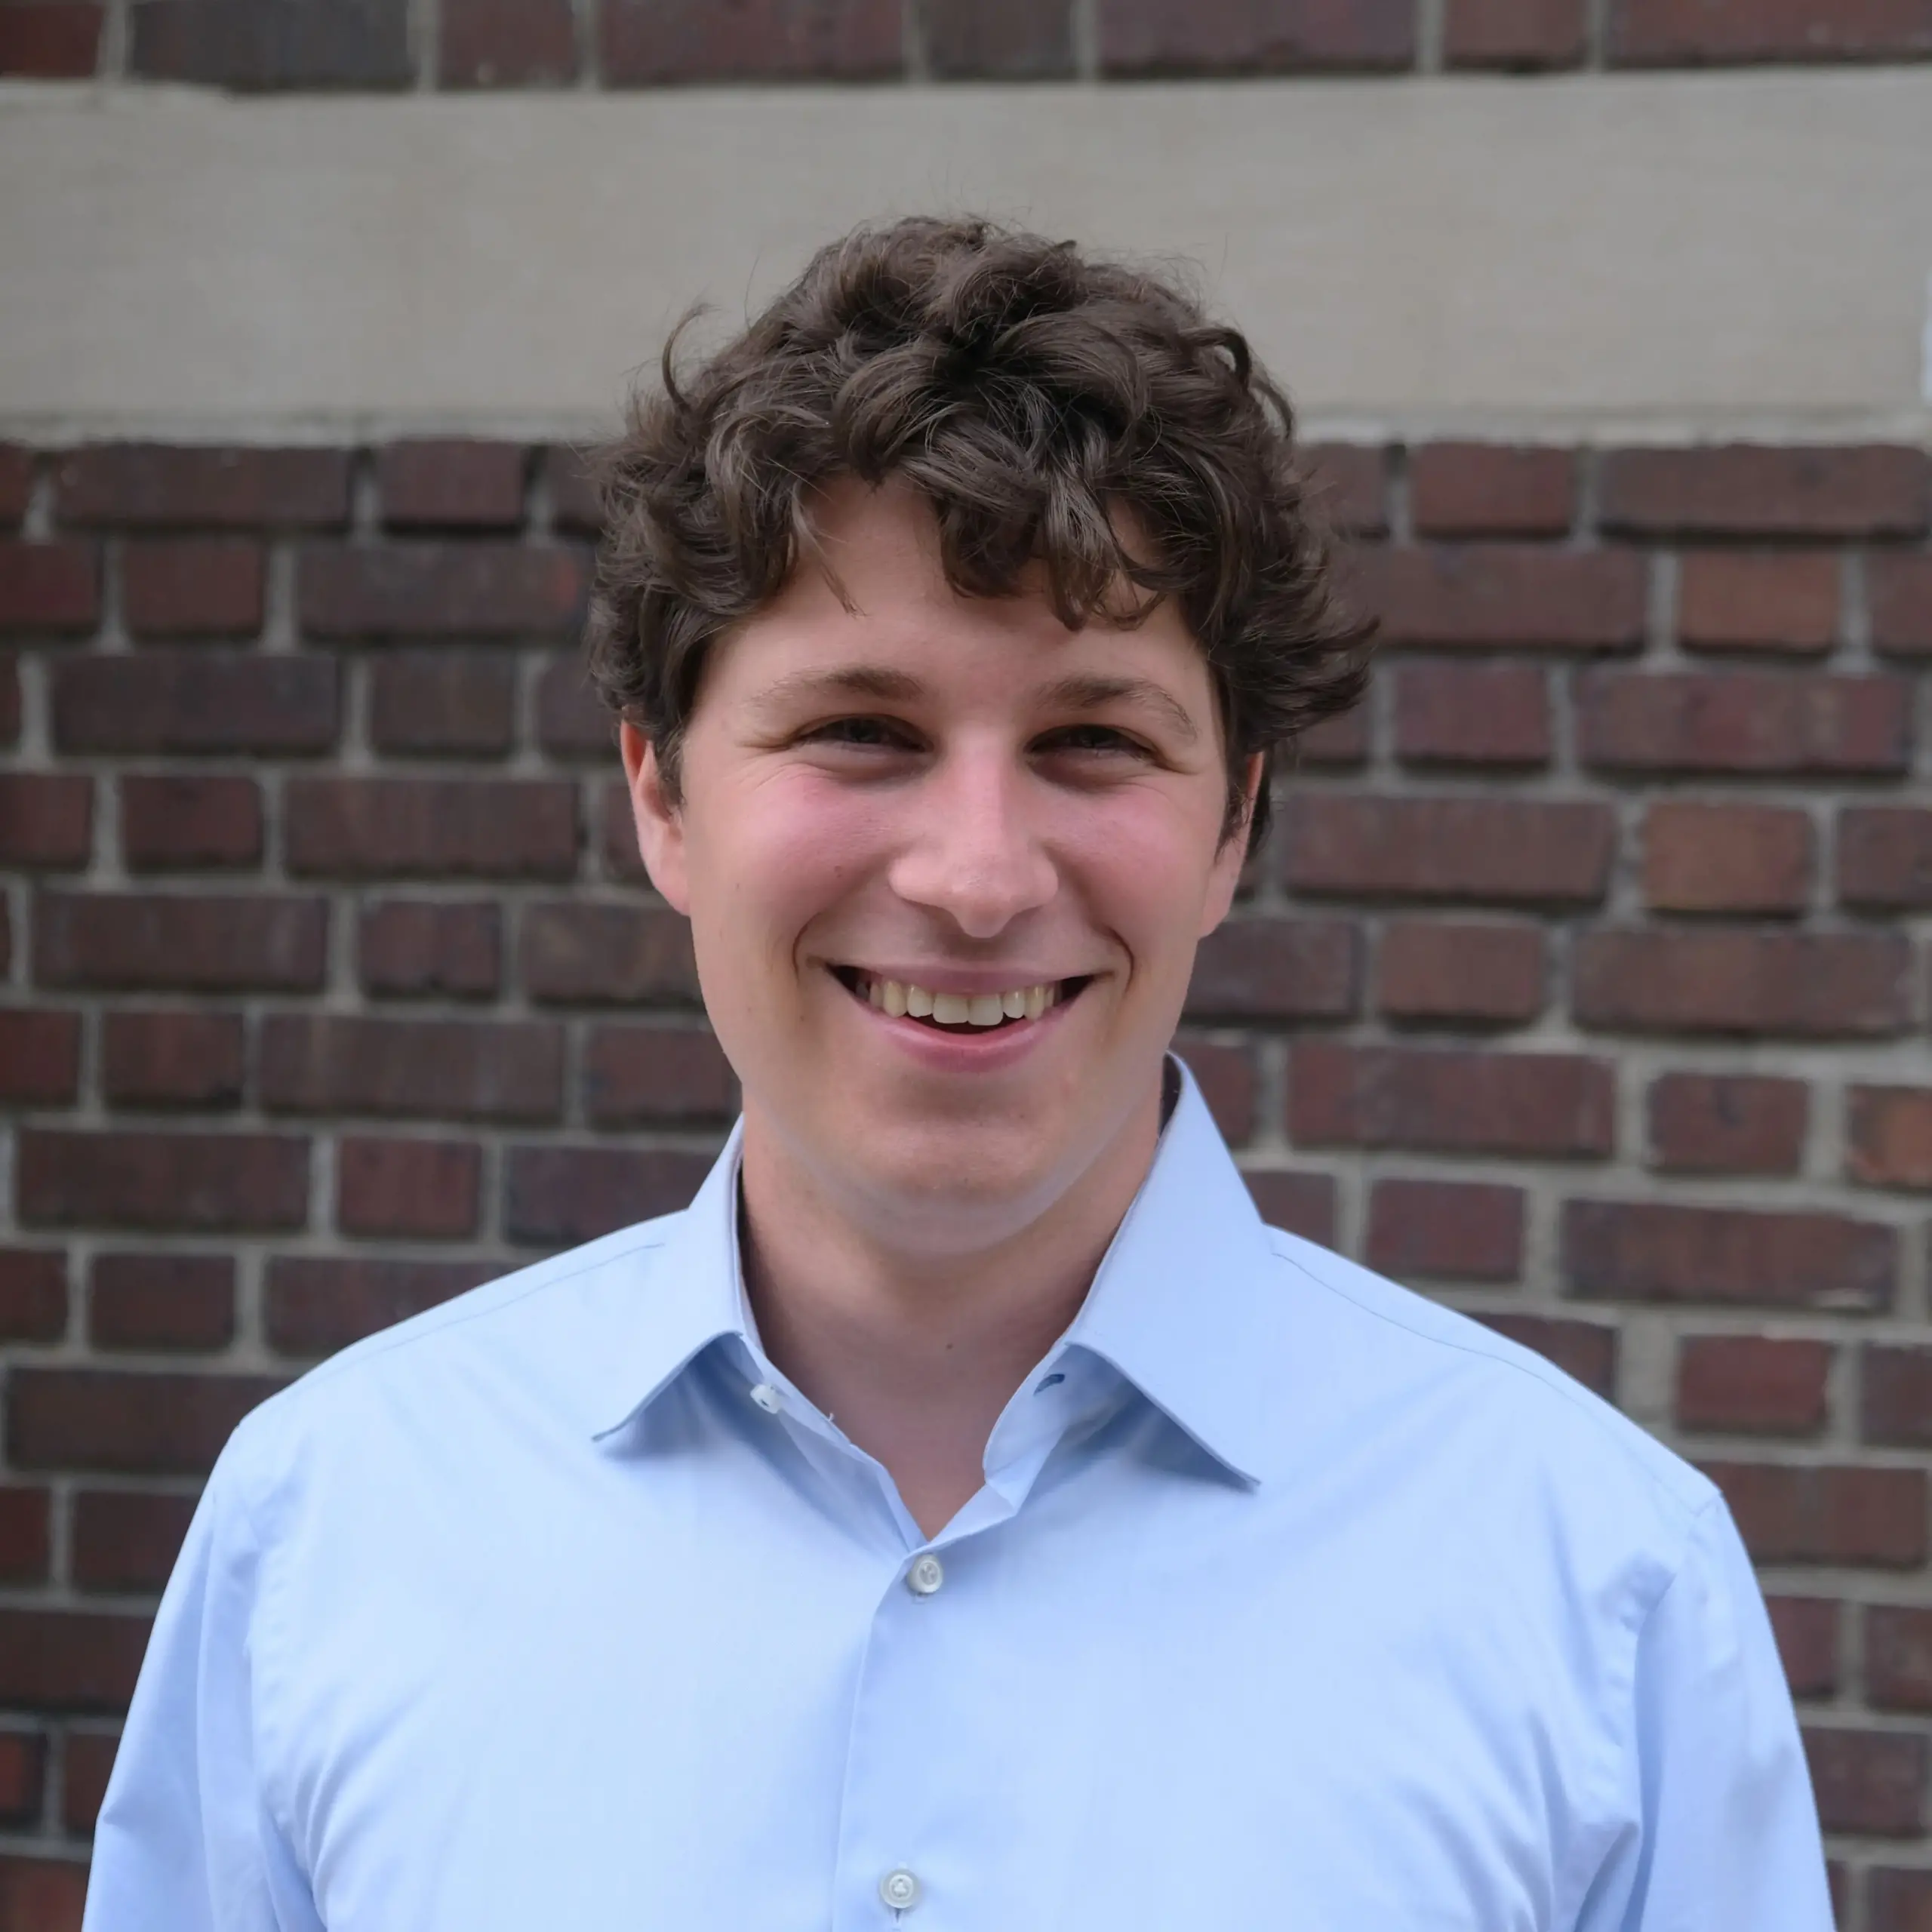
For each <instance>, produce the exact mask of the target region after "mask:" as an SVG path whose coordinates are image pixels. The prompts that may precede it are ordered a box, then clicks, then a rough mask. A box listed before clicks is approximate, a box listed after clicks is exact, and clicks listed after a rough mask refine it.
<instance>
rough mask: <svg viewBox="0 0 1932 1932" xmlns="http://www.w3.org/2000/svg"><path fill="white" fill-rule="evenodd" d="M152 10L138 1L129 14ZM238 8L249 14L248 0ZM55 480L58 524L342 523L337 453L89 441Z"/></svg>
mask: <svg viewBox="0 0 1932 1932" xmlns="http://www.w3.org/2000/svg"><path fill="white" fill-rule="evenodd" d="M204 4H205V0H204ZM240 10H241V11H255V0H245V5H242V8H241V9H240ZM137 11H138V12H139V13H140V14H144V15H146V14H152V13H153V12H154V11H155V0H142V3H141V5H140V8H138V10H137ZM260 11H261V12H262V13H263V14H265V15H266V14H267V13H269V11H272V8H271V7H263V8H261V9H260ZM54 478H55V484H56V487H57V491H58V493H59V504H60V519H61V521H63V523H79V524H97V523H112V524H131V525H135V526H137V528H163V527H166V526H175V527H178V528H197V527H198V528H207V529H220V530H250V529H258V528H304V529H313V528H327V527H328V526H329V525H341V524H346V522H347V521H349V452H348V451H346V450H323V449H212V448H188V447H186V446H184V445H179V444H172V443H96V444H93V445H89V446H88V447H87V448H83V449H78V450H74V451H70V452H69V454H66V456H64V457H61V458H60V460H59V462H58V463H57V465H56V466H55V469H54Z"/></svg>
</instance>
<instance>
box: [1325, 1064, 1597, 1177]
mask: <svg viewBox="0 0 1932 1932" xmlns="http://www.w3.org/2000/svg"><path fill="white" fill-rule="evenodd" d="M1614 1112H1615V1107H1614V1088H1613V1082H1612V1079H1611V1068H1610V1066H1609V1065H1608V1063H1607V1062H1604V1061H1603V1060H1589V1059H1586V1058H1585V1057H1583V1056H1582V1055H1580V1054H1484V1053H1452V1052H1436V1051H1423V1050H1420V1049H1417V1048H1406V1047H1352V1046H1343V1045H1341V1044H1337V1043H1336V1042H1334V1041H1326V1040H1298V1041H1296V1042H1295V1044H1294V1047H1293V1048H1292V1050H1291V1054H1290V1057H1289V1063H1288V1109H1287V1126H1288V1133H1289V1135H1290V1137H1291V1138H1292V1139H1293V1140H1294V1141H1295V1142H1296V1143H1297V1144H1298V1145H1300V1146H1346V1147H1398V1148H1407V1149H1415V1150H1420V1151H1425V1152H1426V1151H1431V1150H1432V1151H1435V1152H1441V1153H1457V1154H1515V1155H1524V1156H1526V1157H1527V1158H1532V1159H1564V1158H1578V1157H1582V1158H1589V1157H1592V1156H1595V1155H1605V1154H1607V1153H1609V1152H1611V1146H1612V1140H1613V1134H1614Z"/></svg>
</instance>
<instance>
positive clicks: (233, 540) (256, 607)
mask: <svg viewBox="0 0 1932 1932" xmlns="http://www.w3.org/2000/svg"><path fill="white" fill-rule="evenodd" d="M266 578H267V573H266V568H265V567H264V561H263V552H262V546H261V545H260V543H257V542H255V541H254V540H253V539H251V538H249V537H148V538H131V539H130V540H129V541H128V545H127V546H126V548H125V550H124V551H123V552H122V558H121V589H122V608H123V610H124V611H125V614H126V617H127V620H128V629H130V630H131V631H132V632H134V635H136V636H137V637H253V636H254V635H255V634H256V633H257V632H258V631H260V629H261V627H262V612H263V597H264V595H265V586H266Z"/></svg>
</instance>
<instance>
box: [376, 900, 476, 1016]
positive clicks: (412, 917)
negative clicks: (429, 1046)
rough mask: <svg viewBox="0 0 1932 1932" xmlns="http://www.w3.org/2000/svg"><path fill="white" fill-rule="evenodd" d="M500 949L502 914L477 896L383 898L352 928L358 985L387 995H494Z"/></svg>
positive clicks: (449, 996) (470, 997)
mask: <svg viewBox="0 0 1932 1932" xmlns="http://www.w3.org/2000/svg"><path fill="white" fill-rule="evenodd" d="M502 955H503V934H502V921H501V915H500V913H499V912H498V911H497V908H496V907H495V906H492V905H490V904H488V903H484V902H480V901H476V900H466V901H451V900H409V899H389V900H383V901H381V902H380V903H377V904H376V905H374V906H365V908H364V909H363V911H362V915H361V924H360V925H359V926H358V928H357V932H356V960H357V971H358V974H359V975H360V977H361V982H362V987H363V990H364V991H365V992H370V993H376V994H386V995H390V996H392V997H399V998H411V997H413V998H448V999H489V998H494V995H495V994H496V991H497V985H498V983H499V982H500V979H501V977H502Z"/></svg>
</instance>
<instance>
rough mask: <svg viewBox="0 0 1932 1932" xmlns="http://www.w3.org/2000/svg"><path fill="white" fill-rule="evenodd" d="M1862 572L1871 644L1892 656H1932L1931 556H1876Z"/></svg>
mask: <svg viewBox="0 0 1932 1932" xmlns="http://www.w3.org/2000/svg"><path fill="white" fill-rule="evenodd" d="M1865 569H1866V586H1867V588H1866V601H1867V603H1868V604H1869V607H1870V611H1871V619H1872V644H1873V645H1875V647H1876V648H1878V650H1880V651H1884V652H1886V653H1887V654H1890V655H1892V656H1895V657H1924V656H1925V655H1927V654H1928V653H1932V556H1926V555H1922V554H1918V553H1914V554H1912V555H1906V556H1876V557H1872V558H1869V559H1868V560H1867V561H1866V566H1865Z"/></svg>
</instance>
